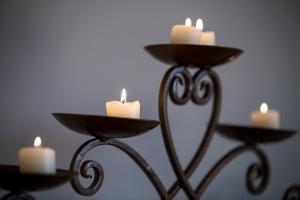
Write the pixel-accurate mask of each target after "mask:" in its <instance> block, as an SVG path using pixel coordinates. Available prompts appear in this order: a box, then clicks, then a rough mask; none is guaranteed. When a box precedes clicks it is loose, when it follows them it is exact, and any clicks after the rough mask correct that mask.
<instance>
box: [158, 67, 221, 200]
mask: <svg viewBox="0 0 300 200" xmlns="http://www.w3.org/2000/svg"><path fill="white" fill-rule="evenodd" d="M179 86H181V88H182V89H181V90H180V89H179ZM168 97H170V99H171V102H172V103H174V104H176V105H184V104H186V103H187V102H188V101H189V100H191V101H192V102H193V103H194V104H196V105H205V104H207V103H208V102H209V101H210V100H211V99H212V97H214V98H213V102H212V111H211V116H210V119H209V123H208V126H207V129H206V131H205V133H204V136H203V140H202V141H201V143H200V145H199V146H198V148H197V150H196V151H195V153H194V155H193V157H192V159H191V160H190V162H189V164H188V165H187V167H186V168H185V169H183V168H182V166H181V164H180V162H179V159H178V156H177V153H176V150H175V146H174V143H173V139H172V135H171V129H170V125H169V124H170V122H169V119H168ZM220 108H221V86H220V81H219V77H218V75H217V74H216V73H215V72H214V71H213V70H211V69H209V68H205V69H199V70H198V71H197V72H196V73H195V74H194V75H191V72H190V71H189V69H188V67H185V66H174V67H172V68H170V69H169V70H168V71H167V72H166V74H165V76H164V78H163V80H162V83H161V87H160V95H159V117H160V121H161V129H162V135H163V139H164V143H165V147H166V150H167V153H168V156H169V160H170V162H171V165H172V167H173V170H174V172H175V174H176V176H177V181H175V182H174V184H173V185H172V186H171V188H170V189H169V191H168V193H169V195H170V196H171V197H172V198H173V197H174V196H175V195H176V194H177V192H178V191H179V189H180V188H182V189H183V190H184V192H185V193H186V195H187V196H188V197H189V199H197V194H196V193H195V191H194V189H193V188H192V187H191V185H190V183H189V181H188V178H189V177H190V176H191V175H192V173H193V172H194V171H195V169H196V168H197V166H198V165H199V163H200V162H201V160H202V158H203V157H204V155H205V153H206V151H207V149H208V147H209V144H210V141H211V139H212V136H213V133H214V129H215V126H216V124H217V121H218V118H219V114H220Z"/></svg>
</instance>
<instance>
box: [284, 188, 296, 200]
mask: <svg viewBox="0 0 300 200" xmlns="http://www.w3.org/2000/svg"><path fill="white" fill-rule="evenodd" d="M283 200H300V185H292V186H290V187H289V188H288V189H287V191H286V192H285V194H284V196H283Z"/></svg>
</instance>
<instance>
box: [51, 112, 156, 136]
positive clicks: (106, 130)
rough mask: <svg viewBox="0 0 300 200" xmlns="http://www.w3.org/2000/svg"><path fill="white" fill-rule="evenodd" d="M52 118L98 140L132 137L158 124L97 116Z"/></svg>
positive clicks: (75, 115) (59, 115)
mask: <svg viewBox="0 0 300 200" xmlns="http://www.w3.org/2000/svg"><path fill="white" fill-rule="evenodd" d="M53 116H54V117H55V118H56V119H57V120H58V121H59V122H60V123H62V124H63V125H64V126H65V127H67V128H69V129H70V130H73V131H75V132H77V133H80V134H85V135H88V136H94V137H96V138H100V139H108V138H126V137H133V136H137V135H141V134H143V133H145V132H146V131H149V130H151V129H153V128H155V127H156V126H158V125H159V124H160V122H159V121H155V120H145V119H131V118H121V117H107V116H97V115H82V114H67V113H54V114H53Z"/></svg>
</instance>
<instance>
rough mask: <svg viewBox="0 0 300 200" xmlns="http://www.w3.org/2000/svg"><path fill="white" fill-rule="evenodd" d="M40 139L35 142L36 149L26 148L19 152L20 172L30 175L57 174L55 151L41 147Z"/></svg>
mask: <svg viewBox="0 0 300 200" xmlns="http://www.w3.org/2000/svg"><path fill="white" fill-rule="evenodd" d="M41 144H42V141H41V138H40V137H37V138H36V139H35V140H34V147H25V148H22V149H21V150H20V151H19V161H20V171H21V173H30V174H55V172H56V159H55V151H54V150H53V149H51V148H47V147H41Z"/></svg>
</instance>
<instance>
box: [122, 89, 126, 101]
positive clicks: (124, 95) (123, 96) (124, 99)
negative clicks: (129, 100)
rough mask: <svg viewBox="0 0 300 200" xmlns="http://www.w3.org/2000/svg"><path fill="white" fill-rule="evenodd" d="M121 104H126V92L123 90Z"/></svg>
mask: <svg viewBox="0 0 300 200" xmlns="http://www.w3.org/2000/svg"><path fill="white" fill-rule="evenodd" d="M121 103H126V90H125V88H123V90H122V93H121Z"/></svg>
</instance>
